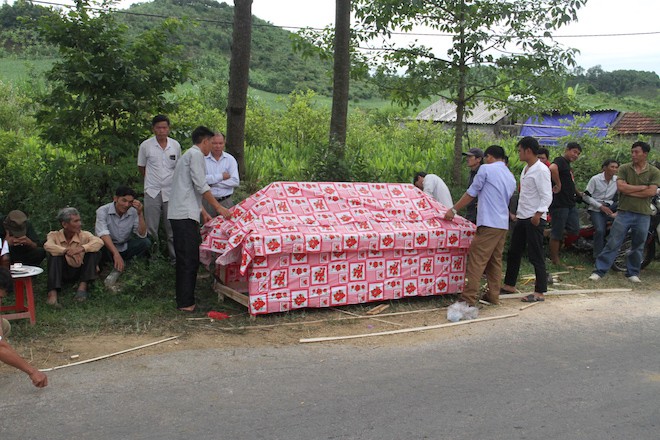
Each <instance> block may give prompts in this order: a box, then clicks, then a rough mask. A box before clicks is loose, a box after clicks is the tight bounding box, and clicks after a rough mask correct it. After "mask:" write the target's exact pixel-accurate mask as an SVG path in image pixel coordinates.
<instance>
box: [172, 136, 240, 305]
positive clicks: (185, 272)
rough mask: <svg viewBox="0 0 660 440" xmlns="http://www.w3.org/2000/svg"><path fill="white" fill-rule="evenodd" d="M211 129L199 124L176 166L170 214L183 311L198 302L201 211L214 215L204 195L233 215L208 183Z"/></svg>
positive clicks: (220, 210)
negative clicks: (204, 204)
mask: <svg viewBox="0 0 660 440" xmlns="http://www.w3.org/2000/svg"><path fill="white" fill-rule="evenodd" d="M213 136H215V133H213V132H212V131H211V130H209V129H208V128H206V127H203V126H199V127H197V128H195V129H194V130H193V132H192V141H193V146H192V147H191V148H190V149H188V151H186V152H185V154H184V155H183V156H181V160H179V163H177V165H176V169H175V170H174V178H173V180H172V182H173V185H172V198H171V199H170V206H169V210H168V213H167V217H168V219H169V220H170V223H171V225H172V231H173V232H174V248H175V250H176V265H175V267H176V305H177V309H178V310H180V311H182V312H194V311H196V310H198V306H197V304H196V303H195V285H196V283H197V270H198V269H199V245H200V243H201V240H202V239H201V236H200V234H199V217H200V213H201V215H202V218H203V219H204V221H205V222H207V221H209V220H210V219H211V217H210V216H209V215H208V213H207V212H206V210H204V209H203V207H202V198H203V199H204V200H206V202H207V203H209V204H210V205H211V207H213V209H214V210H215V211H216V212H218V213H219V214H220V215H222V216H223V217H226V218H229V217H231V212H230V211H229V209H227V208H225V207H224V206H222V205H220V203H219V202H218V201H217V200H216V199H215V198H214V197H213V195H212V194H211V188H210V187H209V185H208V183H206V165H205V163H204V160H205V159H204V157H205V156H206V155H208V154H209V152H210V151H211V139H212V138H213Z"/></svg>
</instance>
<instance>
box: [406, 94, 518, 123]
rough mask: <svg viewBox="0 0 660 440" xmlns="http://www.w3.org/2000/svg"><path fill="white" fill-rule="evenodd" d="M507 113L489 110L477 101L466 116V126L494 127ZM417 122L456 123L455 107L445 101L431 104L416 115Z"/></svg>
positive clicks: (485, 105) (498, 109)
mask: <svg viewBox="0 0 660 440" xmlns="http://www.w3.org/2000/svg"><path fill="white" fill-rule="evenodd" d="M507 114H508V113H507V111H506V110H503V109H500V108H494V109H489V108H488V104H486V103H485V102H482V101H479V102H478V103H477V105H476V106H475V107H473V108H471V109H470V114H469V115H467V116H466V121H465V122H467V123H468V124H483V125H494V124H496V123H497V122H499V121H500V120H501V119H502V118H504V117H506V116H507ZM415 119H417V120H418V121H433V122H456V105H455V104H454V103H452V102H448V101H447V100H445V99H440V100H439V101H437V102H435V103H433V104H431V105H430V106H428V107H427V108H425V109H424V110H422V111H421V112H419V114H418V115H417V118H415Z"/></svg>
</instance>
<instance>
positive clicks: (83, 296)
mask: <svg viewBox="0 0 660 440" xmlns="http://www.w3.org/2000/svg"><path fill="white" fill-rule="evenodd" d="M88 297H89V294H88V293H87V291H86V290H78V291H76V294H75V295H73V299H74V300H75V301H78V302H83V301H87V298H88Z"/></svg>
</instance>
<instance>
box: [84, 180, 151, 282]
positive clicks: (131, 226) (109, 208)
mask: <svg viewBox="0 0 660 440" xmlns="http://www.w3.org/2000/svg"><path fill="white" fill-rule="evenodd" d="M136 196H137V194H135V191H133V190H132V189H131V188H128V187H126V186H120V187H119V188H117V190H116V191H115V196H114V197H113V198H112V200H113V201H112V202H111V203H108V204H106V205H103V206H101V207H100V208H99V209H97V210H96V227H95V231H96V235H97V237H99V238H100V239H101V240H103V244H104V245H105V248H104V249H103V258H102V260H103V261H104V262H105V261H112V263H113V265H114V267H113V270H112V272H110V275H108V277H107V278H106V279H105V285H106V286H108V287H111V286H114V284H115V283H116V282H117V278H119V275H120V274H121V273H122V272H123V271H124V266H125V262H126V261H128V260H130V259H131V258H134V257H144V256H147V255H148V253H149V248H150V247H151V241H150V240H149V239H148V238H147V224H146V223H145V221H144V214H143V212H142V211H143V209H142V208H143V207H142V203H140V201H139V200H137V199H136ZM134 234H135V235H134Z"/></svg>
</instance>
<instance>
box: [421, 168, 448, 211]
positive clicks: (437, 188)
mask: <svg viewBox="0 0 660 440" xmlns="http://www.w3.org/2000/svg"><path fill="white" fill-rule="evenodd" d="M413 185H415V186H416V187H417V188H419V189H421V190H422V191H424V192H425V193H426V194H428V195H430V196H431V197H433V198H434V199H435V200H436V201H438V202H440V203H441V204H443V205H444V206H446V207H447V208H449V207H450V206H452V205H453V204H454V202H452V200H451V193H450V192H449V188H448V187H447V185H446V184H445V182H444V181H443V180H442V179H441V178H440V177H439V176H436V175H435V174H426V173H424V172H422V171H420V172H418V173H417V174H415V177H414V178H413Z"/></svg>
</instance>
